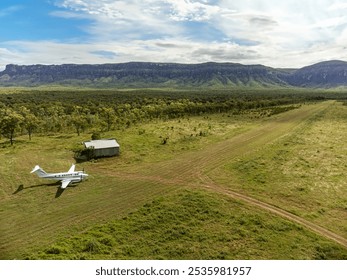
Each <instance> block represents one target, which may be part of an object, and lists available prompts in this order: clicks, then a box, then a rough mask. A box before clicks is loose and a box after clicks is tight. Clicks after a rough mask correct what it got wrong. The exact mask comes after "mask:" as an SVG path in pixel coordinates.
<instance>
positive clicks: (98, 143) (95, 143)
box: [84, 139, 119, 149]
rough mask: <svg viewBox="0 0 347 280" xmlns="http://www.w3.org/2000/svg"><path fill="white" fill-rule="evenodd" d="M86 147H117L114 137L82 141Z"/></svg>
mask: <svg viewBox="0 0 347 280" xmlns="http://www.w3.org/2000/svg"><path fill="white" fill-rule="evenodd" d="M84 146H85V147H86V148H90V147H94V149H107V148H116V147H119V144H118V143H117V141H116V140H115V139H101V140H91V141H86V142H84Z"/></svg>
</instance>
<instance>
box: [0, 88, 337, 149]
mask: <svg viewBox="0 0 347 280" xmlns="http://www.w3.org/2000/svg"><path fill="white" fill-rule="evenodd" d="M334 97H335V99H336V96H335V95H334ZM317 99H322V97H321V94H320V93H319V92H313V93H309V92H306V94H304V95H302V94H300V95H299V94H296V92H295V91H293V90H280V91H276V90H273V89H272V90H268V91H267V90H248V91H242V90H241V91H240V90H239V91H236V90H235V91H217V90H215V91H201V92H198V91H170V90H136V91H116V90H98V91H95V90H72V89H68V90H67V89H61V90H37V89H36V90H34V89H33V90H30V89H25V90H15V92H11V93H7V92H6V89H3V90H2V94H0V129H1V135H2V136H3V137H5V138H8V139H9V141H10V143H11V145H12V144H13V140H14V138H15V137H16V136H18V135H24V134H27V135H28V138H29V139H31V137H32V136H33V135H34V134H35V133H36V134H40V135H49V134H52V133H61V132H64V133H77V134H78V135H79V134H80V133H81V132H90V133H93V132H95V131H99V132H102V131H110V130H114V129H124V128H127V127H130V126H131V125H133V124H136V123H143V122H148V121H151V120H153V119H162V120H166V119H172V118H179V117H184V116H193V115H201V114H204V113H230V114H242V112H243V111H244V110H249V109H259V110H262V109H268V108H272V111H271V112H272V113H273V114H275V113H278V112H281V111H282V110H287V109H283V108H280V107H278V106H282V105H288V106H289V105H291V104H296V103H300V102H303V101H310V100H317Z"/></svg>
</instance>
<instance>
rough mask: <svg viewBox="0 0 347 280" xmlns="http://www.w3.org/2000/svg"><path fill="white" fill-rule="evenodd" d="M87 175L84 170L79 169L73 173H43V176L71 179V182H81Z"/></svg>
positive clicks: (57, 179) (46, 177)
mask: <svg viewBox="0 0 347 280" xmlns="http://www.w3.org/2000/svg"><path fill="white" fill-rule="evenodd" d="M85 177H86V174H84V173H83V172H82V171H77V172H73V173H68V172H62V173H47V174H46V175H43V176H42V177H41V178H45V179H50V180H56V181H62V180H71V182H72V183H73V182H80V181H83V180H84V179H85Z"/></svg>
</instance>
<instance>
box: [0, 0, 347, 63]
mask: <svg viewBox="0 0 347 280" xmlns="http://www.w3.org/2000/svg"><path fill="white" fill-rule="evenodd" d="M0 26H1V32H0V69H3V68H4V67H5V65H6V64H9V63H14V64H24V65H25V64H63V63H118V62H128V61H153V62H177V63H200V62H206V61H217V62H237V63H243V64H264V65H268V66H273V67H301V66H304V65H308V64H312V63H316V62H319V61H324V60H330V59H340V60H347V52H346V46H347V1H343V0H315V1H313V0H287V1H278V0H96V1H95V0H1V1H0Z"/></svg>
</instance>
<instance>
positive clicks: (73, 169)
mask: <svg viewBox="0 0 347 280" xmlns="http://www.w3.org/2000/svg"><path fill="white" fill-rule="evenodd" d="M72 172H75V165H74V164H73V165H71V167H70V169H69V171H68V172H67V173H72Z"/></svg>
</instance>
